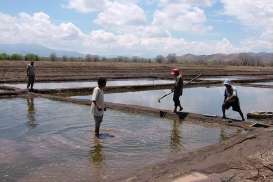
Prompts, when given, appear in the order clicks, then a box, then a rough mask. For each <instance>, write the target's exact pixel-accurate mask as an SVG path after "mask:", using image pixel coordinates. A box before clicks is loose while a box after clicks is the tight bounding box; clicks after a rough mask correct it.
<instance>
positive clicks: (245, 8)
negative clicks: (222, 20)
mask: <svg viewBox="0 0 273 182" xmlns="http://www.w3.org/2000/svg"><path fill="white" fill-rule="evenodd" d="M221 2H222V3H223V6H224V13H225V14H226V15H229V16H233V17H235V18H236V19H238V20H239V21H240V22H241V23H242V25H244V26H246V27H247V28H250V29H251V31H250V32H255V34H254V35H253V37H249V38H248V39H247V40H243V41H242V46H243V47H246V48H248V49H249V50H252V51H262V50H268V51H272V49H273V38H272V37H273V31H272V30H273V1H272V0H255V1H253V0H221Z"/></svg>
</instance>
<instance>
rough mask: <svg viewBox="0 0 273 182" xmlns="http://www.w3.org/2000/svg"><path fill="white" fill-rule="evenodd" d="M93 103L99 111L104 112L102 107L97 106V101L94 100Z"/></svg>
mask: <svg viewBox="0 0 273 182" xmlns="http://www.w3.org/2000/svg"><path fill="white" fill-rule="evenodd" d="M92 102H93V103H94V105H95V107H96V108H97V109H98V110H99V111H101V110H102V108H100V107H99V106H98V105H97V102H96V101H95V100H93V101H92Z"/></svg>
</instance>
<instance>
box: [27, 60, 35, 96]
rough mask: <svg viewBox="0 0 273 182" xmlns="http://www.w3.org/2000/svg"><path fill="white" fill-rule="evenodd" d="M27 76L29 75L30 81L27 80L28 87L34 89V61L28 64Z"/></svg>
mask: <svg viewBox="0 0 273 182" xmlns="http://www.w3.org/2000/svg"><path fill="white" fill-rule="evenodd" d="M27 77H28V82H27V89H29V88H30V89H29V90H30V91H33V86H34V82H35V67H34V62H33V61H31V62H30V64H28V65H27Z"/></svg>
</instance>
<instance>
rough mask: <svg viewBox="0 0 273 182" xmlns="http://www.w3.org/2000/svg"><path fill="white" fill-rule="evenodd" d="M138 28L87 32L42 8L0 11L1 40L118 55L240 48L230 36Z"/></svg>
mask: <svg viewBox="0 0 273 182" xmlns="http://www.w3.org/2000/svg"><path fill="white" fill-rule="evenodd" d="M139 30H143V33H139V34H136V33H135V32H127V33H126V32H121V33H118V32H111V31H106V30H104V29H99V30H93V31H91V32H90V33H89V34H86V33H83V32H82V31H81V30H80V29H79V28H78V27H77V26H75V25H74V24H72V23H70V22H66V23H60V24H54V23H53V22H52V20H51V18H50V17H49V16H48V15H47V14H45V13H43V12H37V13H34V14H32V15H30V14H27V13H20V14H19V15H17V16H10V15H7V14H2V13H0V34H1V36H0V41H1V42H2V43H33V44H41V45H44V46H47V47H49V48H55V49H66V50H74V51H79V52H84V53H90V54H98V55H116V56H118V55H126V56H156V55H158V54H163V55H167V54H168V53H177V55H181V54H186V53H195V54H210V53H216V52H224V53H227V52H234V51H238V49H236V48H234V47H233V45H232V44H231V43H230V42H229V41H228V40H227V39H223V40H219V41H213V42H201V41H200V42H194V41H186V40H185V39H183V38H175V37H172V36H171V35H169V36H165V35H161V34H160V33H155V32H157V31H158V30H157V28H156V27H152V26H147V27H145V26H143V27H140V29H139ZM148 32H152V34H153V36H150V35H149V33H148ZM15 35H16V36H15Z"/></svg>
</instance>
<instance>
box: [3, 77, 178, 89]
mask: <svg viewBox="0 0 273 182" xmlns="http://www.w3.org/2000/svg"><path fill="white" fill-rule="evenodd" d="M173 82H174V81H173V80H157V79H129V80H128V79H127V80H122V79H120V80H109V81H108V82H107V85H108V86H124V85H150V84H151V85H154V84H168V83H173ZM5 86H12V87H17V88H20V89H25V88H26V84H24V83H20V84H5ZM95 86H97V82H96V81H77V82H76V81H74V82H48V83H45V82H37V83H35V85H34V87H35V88H36V89H62V88H84V87H95Z"/></svg>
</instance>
